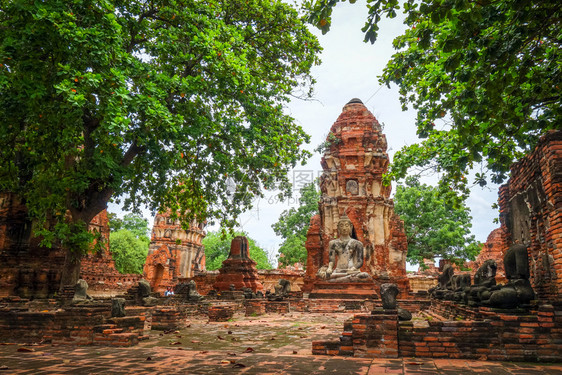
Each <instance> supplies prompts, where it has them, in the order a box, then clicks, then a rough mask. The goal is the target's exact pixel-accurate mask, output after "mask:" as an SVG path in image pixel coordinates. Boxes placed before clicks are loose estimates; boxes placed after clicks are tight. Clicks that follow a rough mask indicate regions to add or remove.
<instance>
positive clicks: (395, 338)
mask: <svg viewBox="0 0 562 375" xmlns="http://www.w3.org/2000/svg"><path fill="white" fill-rule="evenodd" d="M452 306H454V305H452V304H447V303H445V304H442V305H440V306H439V308H440V311H441V312H447V311H448V312H449V313H451V314H453V315H455V314H462V315H472V316H471V317H470V318H474V319H476V318H478V319H479V320H445V321H444V320H433V319H427V320H424V321H407V322H398V318H397V315H396V312H395V310H382V311H381V310H379V311H373V313H372V314H371V315H365V314H362V315H355V317H354V318H353V319H350V320H348V321H347V322H346V323H345V324H344V329H343V333H342V336H341V337H340V341H315V342H313V343H312V353H313V354H319V355H343V356H355V357H372V358H377V357H396V356H400V357H419V358H426V357H427V358H451V359H478V360H493V361H533V362H535V361H543V362H558V361H560V358H561V354H562V302H558V303H555V304H554V305H552V304H543V305H540V306H538V308H537V309H536V310H531V311H528V312H527V313H522V312H521V311H519V310H517V311H508V310H493V309H490V308H480V309H478V310H472V311H471V309H468V308H467V309H464V308H462V307H461V306H457V310H456V311H453V307H452ZM432 307H434V306H432Z"/></svg>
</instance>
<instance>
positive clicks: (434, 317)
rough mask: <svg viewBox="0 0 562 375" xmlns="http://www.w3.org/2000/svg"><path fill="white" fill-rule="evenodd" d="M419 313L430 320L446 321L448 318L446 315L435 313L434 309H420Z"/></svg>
mask: <svg viewBox="0 0 562 375" xmlns="http://www.w3.org/2000/svg"><path fill="white" fill-rule="evenodd" d="M419 314H420V315H421V316H422V318H426V319H427V318H429V320H439V321H445V320H447V319H445V318H444V317H442V316H441V315H439V314H436V313H434V312H433V311H428V310H425V311H420V312H419Z"/></svg>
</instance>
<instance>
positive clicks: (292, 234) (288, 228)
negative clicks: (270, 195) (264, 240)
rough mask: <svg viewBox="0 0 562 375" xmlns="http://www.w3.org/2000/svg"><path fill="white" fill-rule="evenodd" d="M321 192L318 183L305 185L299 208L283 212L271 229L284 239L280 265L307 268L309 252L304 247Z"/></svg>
mask: <svg viewBox="0 0 562 375" xmlns="http://www.w3.org/2000/svg"><path fill="white" fill-rule="evenodd" d="M319 200H320V192H319V191H318V190H316V182H313V183H310V184H307V185H305V186H304V187H303V188H302V189H301V191H300V198H299V206H298V207H297V208H296V209H295V208H290V209H288V210H285V211H283V213H281V216H279V220H278V221H277V222H276V223H275V224H273V225H272V226H271V227H272V228H273V230H274V231H275V234H277V235H278V236H281V237H282V238H283V243H282V244H281V246H280V247H279V255H280V256H279V263H280V264H281V265H282V266H285V267H286V266H292V265H293V264H295V263H301V264H302V265H303V266H306V257H307V252H306V248H305V247H304V243H305V242H306V233H307V231H308V226H309V225H310V219H311V218H312V216H314V215H315V214H317V213H318V201H319Z"/></svg>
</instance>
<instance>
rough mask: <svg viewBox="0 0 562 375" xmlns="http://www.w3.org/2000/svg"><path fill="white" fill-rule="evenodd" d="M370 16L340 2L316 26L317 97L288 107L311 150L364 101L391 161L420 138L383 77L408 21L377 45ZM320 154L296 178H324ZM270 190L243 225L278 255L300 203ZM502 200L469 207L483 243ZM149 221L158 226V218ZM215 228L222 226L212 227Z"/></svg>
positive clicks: (477, 195) (386, 28)
mask: <svg viewBox="0 0 562 375" xmlns="http://www.w3.org/2000/svg"><path fill="white" fill-rule="evenodd" d="M366 15H367V9H366V6H365V4H364V3H361V4H360V2H358V3H356V4H354V5H352V4H349V3H347V2H344V3H338V5H337V7H336V8H335V9H334V12H333V22H332V28H331V30H330V32H328V33H327V34H326V35H321V33H320V32H319V31H317V30H312V31H313V32H314V33H315V34H316V35H317V36H318V38H319V40H320V43H321V45H322V46H323V48H324V51H323V53H322V55H321V59H322V64H321V65H320V66H317V67H315V68H313V76H314V77H315V78H316V81H317V83H316V86H315V90H314V92H315V95H314V100H312V101H302V100H294V101H293V102H292V103H290V105H289V106H288V107H287V108H286V110H287V113H289V114H290V115H291V116H293V117H294V118H295V119H296V121H297V122H298V123H299V124H300V125H301V126H302V127H303V128H304V130H305V131H306V132H307V133H309V134H310V135H311V142H310V144H308V145H305V148H307V149H308V150H309V151H311V152H313V153H314V151H313V150H314V149H315V148H316V147H317V146H318V145H320V144H321V143H322V142H323V141H324V140H325V139H326V136H327V134H328V132H329V130H330V127H331V126H332V124H333V123H334V122H335V121H336V119H337V118H338V116H339V115H340V113H341V112H342V108H343V106H344V105H345V104H346V103H347V102H348V101H349V100H351V99H352V98H359V99H361V100H362V101H363V103H364V104H365V105H366V107H367V108H368V109H369V110H370V111H371V112H372V113H373V115H374V116H375V117H376V118H377V119H378V121H379V123H381V125H383V127H384V129H383V132H384V133H385V134H386V138H387V141H388V150H387V152H388V154H389V156H390V157H391V160H392V157H393V155H394V153H395V152H396V151H397V150H399V149H400V148H402V147H403V146H404V145H408V144H412V143H414V142H416V141H417V140H418V139H417V137H416V129H415V112H414V111H413V110H410V111H407V112H403V111H402V110H401V106H400V101H399V95H398V89H397V88H396V87H392V88H391V89H388V88H387V87H386V86H383V87H380V85H379V83H378V79H377V77H378V76H379V75H380V74H381V73H382V71H383V68H384V66H385V65H386V62H387V61H388V60H389V59H390V57H391V56H392V54H393V53H394V49H393V48H392V40H393V39H394V37H396V36H397V35H399V34H400V33H401V32H402V31H403V29H404V25H403V24H402V23H401V21H399V20H398V17H397V18H396V19H394V20H385V21H383V22H382V24H381V30H380V34H379V40H378V41H377V42H376V43H375V44H374V45H371V44H367V43H363V33H362V32H361V28H362V26H363V25H364V22H365V19H366ZM320 157H321V156H320V154H318V153H314V155H313V157H312V158H311V159H310V160H309V161H308V164H307V165H306V166H304V167H299V168H297V169H296V170H295V171H294V172H293V173H292V174H291V178H293V176H294V177H296V178H298V177H303V176H305V175H307V174H311V173H312V174H313V175H314V176H318V174H319V171H321V167H320ZM430 181H431V180H428V181H426V182H430ZM296 187H297V188H298V187H299V186H296ZM394 188H395V184H393V189H394ZM295 190H296V189H295ZM267 194H269V195H266V196H265V198H262V199H260V200H258V201H256V202H255V203H256V204H255V207H254V209H252V210H251V211H249V212H247V213H245V214H244V215H243V216H242V217H241V219H240V221H239V224H240V228H241V229H243V230H244V231H246V232H247V233H248V234H249V236H250V237H252V238H254V239H255V240H256V241H257V242H258V243H259V244H260V245H261V246H262V248H264V249H265V250H267V251H268V253H270V254H276V253H277V249H278V248H279V245H280V244H281V242H282V240H281V238H279V237H277V236H276V235H275V233H274V232H273V230H272V229H271V225H272V224H273V223H275V222H276V221H277V220H278V218H279V215H280V214H281V213H282V212H283V210H285V209H288V208H290V207H295V204H296V203H295V200H292V201H288V202H279V203H276V202H275V201H276V199H275V197H274V194H273V193H269V192H268V193H267ZM295 196H296V197H298V192H295ZM496 201H497V187H493V188H492V189H490V188H488V189H481V188H474V189H473V191H472V195H471V196H470V199H469V201H468V205H469V206H470V208H471V210H472V213H471V214H472V217H473V227H472V232H473V234H474V235H475V236H476V239H477V240H479V241H482V242H484V241H485V240H486V238H487V236H488V234H489V233H490V232H491V231H492V230H493V229H495V228H496V227H497V224H494V223H493V222H492V220H493V219H494V218H495V217H497V212H496V211H494V210H492V209H491V205H492V204H493V203H495V202H496ZM114 209H115V206H112V207H110V210H114ZM146 215H148V212H147V213H146V214H145V216H146ZM149 219H150V222H151V225H152V220H153V218H152V217H150V218H149ZM212 229H216V228H207V230H212ZM409 268H410V269H415V268H411V267H409Z"/></svg>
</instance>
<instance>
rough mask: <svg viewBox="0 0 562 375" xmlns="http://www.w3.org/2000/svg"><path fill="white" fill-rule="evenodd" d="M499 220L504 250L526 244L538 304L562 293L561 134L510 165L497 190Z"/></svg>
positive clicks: (553, 134)
mask: <svg viewBox="0 0 562 375" xmlns="http://www.w3.org/2000/svg"><path fill="white" fill-rule="evenodd" d="M499 206H500V222H501V226H502V228H503V229H504V230H505V232H506V234H507V238H506V248H505V249H504V254H505V250H506V249H507V247H509V246H510V245H511V244H513V243H524V244H529V249H528V253H529V265H530V267H529V268H530V273H531V284H532V286H533V288H534V289H535V292H536V293H537V297H538V298H539V299H542V300H552V299H556V298H558V297H559V296H560V293H561V291H562V214H561V212H562V131H551V132H549V133H548V134H546V135H545V136H543V137H542V138H541V139H540V141H539V143H538V145H537V147H536V148H535V150H534V151H533V152H532V153H531V154H530V155H528V156H526V157H524V158H523V159H521V160H520V161H519V162H517V163H514V164H513V165H512V167H511V178H510V179H509V181H508V183H507V184H506V185H503V186H502V187H501V188H500V194H499Z"/></svg>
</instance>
